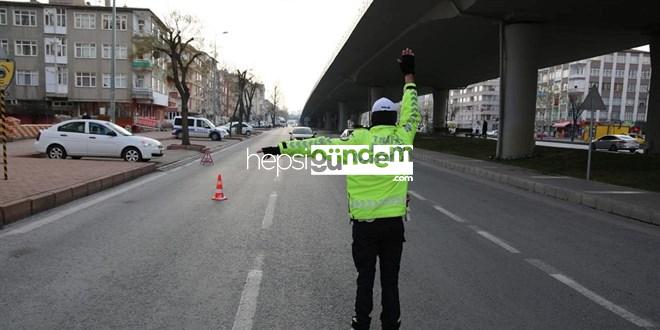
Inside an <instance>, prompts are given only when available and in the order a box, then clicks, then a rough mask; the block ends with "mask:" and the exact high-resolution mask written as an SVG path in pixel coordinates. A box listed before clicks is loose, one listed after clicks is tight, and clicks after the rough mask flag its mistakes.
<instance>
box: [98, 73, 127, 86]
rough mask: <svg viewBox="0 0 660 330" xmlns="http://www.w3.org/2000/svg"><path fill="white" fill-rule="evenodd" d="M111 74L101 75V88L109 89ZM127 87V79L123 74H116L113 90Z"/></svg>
mask: <svg viewBox="0 0 660 330" xmlns="http://www.w3.org/2000/svg"><path fill="white" fill-rule="evenodd" d="M111 76H112V75H111V74H109V73H104V74H103V88H110V87H112V86H110V84H111V83H112V78H111ZM126 87H128V77H127V76H126V74H125V73H117V74H115V88H126Z"/></svg>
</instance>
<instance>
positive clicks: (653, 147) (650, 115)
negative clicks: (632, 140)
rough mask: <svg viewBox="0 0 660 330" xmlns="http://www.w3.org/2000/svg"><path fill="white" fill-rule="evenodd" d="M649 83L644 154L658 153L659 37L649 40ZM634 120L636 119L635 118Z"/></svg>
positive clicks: (659, 150) (659, 127)
mask: <svg viewBox="0 0 660 330" xmlns="http://www.w3.org/2000/svg"><path fill="white" fill-rule="evenodd" d="M650 45H651V83H650V86H649V104H648V107H647V108H646V128H645V130H644V134H646V142H647V143H648V149H647V150H646V152H648V153H652V154H659V153H660V35H654V36H653V37H652V38H651V44H650ZM635 119H636V118H635Z"/></svg>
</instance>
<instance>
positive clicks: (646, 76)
mask: <svg viewBox="0 0 660 330" xmlns="http://www.w3.org/2000/svg"><path fill="white" fill-rule="evenodd" d="M642 78H644V79H649V78H651V71H650V70H642Z"/></svg>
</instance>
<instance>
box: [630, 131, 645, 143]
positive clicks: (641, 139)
mask: <svg viewBox="0 0 660 330" xmlns="http://www.w3.org/2000/svg"><path fill="white" fill-rule="evenodd" d="M628 136H630V137H632V138H633V139H635V141H637V143H639V145H640V146H644V145H645V144H646V140H645V139H644V136H642V135H641V134H639V133H628Z"/></svg>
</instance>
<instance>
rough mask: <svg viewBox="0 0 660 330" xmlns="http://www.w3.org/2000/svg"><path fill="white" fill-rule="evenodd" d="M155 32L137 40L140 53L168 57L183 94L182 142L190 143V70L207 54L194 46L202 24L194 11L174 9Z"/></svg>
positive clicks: (175, 80)
mask: <svg viewBox="0 0 660 330" xmlns="http://www.w3.org/2000/svg"><path fill="white" fill-rule="evenodd" d="M153 32H154V34H153V35H151V36H147V37H142V38H140V39H141V40H139V41H138V42H136V45H137V49H138V51H139V52H141V54H144V53H150V52H152V53H153V54H154V57H156V58H158V57H160V56H162V55H166V56H167V57H169V60H170V63H169V68H168V78H169V79H170V80H171V81H172V82H173V83H174V87H175V88H176V90H177V91H178V92H179V96H180V97H181V130H182V132H181V133H182V134H181V137H182V138H181V144H183V145H190V137H189V135H188V103H189V101H190V94H191V91H190V86H189V78H190V77H189V74H190V73H191V69H192V66H193V65H194V63H195V60H196V59H197V58H199V57H200V56H202V55H204V52H202V51H200V50H199V48H198V47H201V46H199V45H197V46H198V47H194V46H193V42H195V37H194V36H195V35H199V24H198V22H197V20H196V19H195V18H194V17H193V16H191V15H183V14H180V13H178V12H172V13H170V15H169V16H168V17H167V18H166V20H165V26H164V28H163V30H162V31H153Z"/></svg>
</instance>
